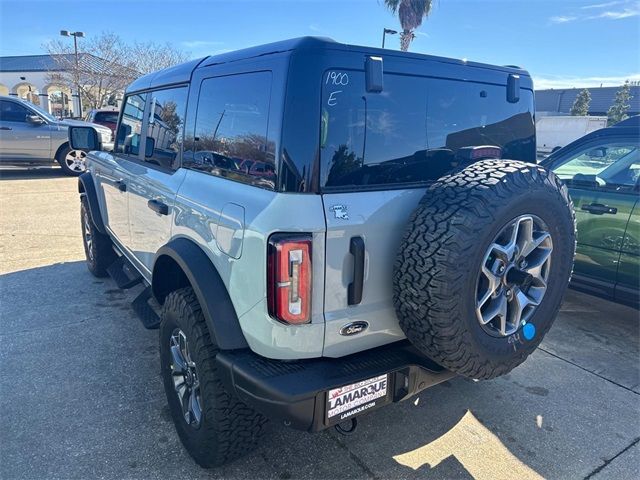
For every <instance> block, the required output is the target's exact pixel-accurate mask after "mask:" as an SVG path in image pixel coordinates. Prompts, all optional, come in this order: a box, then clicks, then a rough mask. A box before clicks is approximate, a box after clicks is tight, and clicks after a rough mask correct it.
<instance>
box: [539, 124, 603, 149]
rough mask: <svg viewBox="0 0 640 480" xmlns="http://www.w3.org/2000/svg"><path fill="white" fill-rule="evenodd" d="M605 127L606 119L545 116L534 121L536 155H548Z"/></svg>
mask: <svg viewBox="0 0 640 480" xmlns="http://www.w3.org/2000/svg"><path fill="white" fill-rule="evenodd" d="M606 126H607V117H589V116H576V117H570V116H546V117H538V118H537V120H536V137H537V144H538V154H539V155H540V154H541V155H548V154H550V153H552V152H555V151H556V150H558V149H560V148H562V147H564V146H565V145H568V144H570V143H571V142H573V141H574V140H577V139H578V138H580V137H583V136H585V135H586V134H587V133H591V132H593V131H594V130H599V129H601V128H605V127H606Z"/></svg>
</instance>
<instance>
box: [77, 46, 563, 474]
mask: <svg viewBox="0 0 640 480" xmlns="http://www.w3.org/2000/svg"><path fill="white" fill-rule="evenodd" d="M187 112H190V113H188V114H187ZM533 117H534V102H533V86H532V82H531V78H530V76H529V74H528V73H527V72H526V71H525V70H521V69H517V68H511V67H496V66H489V65H483V64H477V63H473V62H466V61H464V62H463V61H460V60H453V59H446V58H438V57H431V56H426V55H418V54H411V53H405V52H397V51H390V50H381V49H375V48H369V47H357V46H352V45H342V44H339V43H336V42H333V41H330V40H327V39H316V38H302V39H296V40H289V41H284V42H279V43H275V44H270V45H265V46H260V47H254V48H250V49H247V50H240V51H238V52H233V53H225V54H223V55H218V56H214V57H206V58H203V59H198V60H194V61H191V62H188V63H185V64H183V65H181V66H177V67H173V68H170V69H168V70H163V71H160V72H157V73H153V74H150V75H147V76H144V77H142V78H140V79H138V80H136V81H135V82H133V83H132V84H131V85H130V86H129V87H128V88H127V90H126V92H125V97H124V102H123V106H122V113H121V114H120V119H119V124H118V128H117V135H116V141H115V142H116V143H115V148H114V151H113V153H105V152H97V151H93V152H91V153H89V155H88V157H87V165H88V172H87V173H85V174H83V175H82V176H80V179H79V192H80V197H81V219H82V231H83V239H84V246H85V252H86V256H87V266H88V268H89V270H90V271H91V272H92V273H93V274H94V275H96V276H104V275H105V274H107V273H109V274H110V275H111V276H112V277H113V278H114V280H115V281H116V282H117V284H118V285H119V286H120V287H122V288H129V287H131V286H133V285H135V284H138V283H140V282H142V283H143V284H144V285H146V286H147V287H146V288H145V289H144V290H143V291H142V293H141V294H140V296H138V297H137V298H136V300H135V301H134V302H133V308H134V310H135V311H136V312H138V314H139V315H140V318H141V319H142V321H143V323H144V325H145V326H146V327H148V328H158V327H159V329H160V362H161V371H162V378H163V381H164V386H165V391H166V394H167V401H168V403H169V408H170V411H171V415H172V417H173V420H174V423H175V426H176V429H177V432H178V434H179V436H180V438H181V440H182V442H183V443H184V445H185V447H186V449H187V450H188V452H189V453H190V454H191V455H192V456H193V457H194V458H195V460H196V461H197V462H198V463H199V464H200V465H203V466H212V465H220V464H222V463H224V462H227V461H229V460H231V459H233V458H235V457H237V456H238V455H241V454H243V453H246V452H247V451H250V449H251V448H252V446H253V445H254V444H255V442H256V441H257V439H258V437H259V436H260V434H261V432H262V429H263V425H264V423H265V420H266V419H267V418H269V419H272V420H275V421H278V422H282V423H283V424H284V425H287V426H291V427H293V428H298V429H302V430H307V431H312V432H316V431H319V430H323V429H326V428H329V427H331V426H338V427H339V428H340V429H341V431H343V432H344V431H352V430H353V429H354V428H355V426H356V422H355V418H356V417H357V416H358V415H361V414H362V413H364V412H368V411H371V410H373V409H375V408H378V407H381V406H383V405H386V404H389V403H392V402H397V401H401V400H404V399H407V398H410V397H411V396H412V395H414V394H416V393H418V392H419V391H421V390H423V389H425V388H428V387H430V386H432V385H434V384H436V383H439V382H442V381H444V380H446V379H448V378H451V376H453V375H455V374H460V375H465V376H467V377H471V378H474V379H490V378H494V377H497V376H499V375H503V374H505V373H507V372H509V371H511V370H512V369H513V368H514V367H516V366H517V365H519V364H520V363H521V362H523V361H524V360H525V358H526V357H527V356H528V355H529V354H531V353H532V352H533V351H534V350H535V348H536V347H537V345H538V344H539V343H540V341H541V340H542V338H543V336H544V334H545V333H546V332H547V330H548V329H549V328H550V327H551V324H552V322H553V320H554V318H555V315H556V313H557V311H558V308H559V306H560V302H561V300H562V296H563V294H564V291H565V289H566V287H567V285H568V283H569V276H570V272H571V266H572V263H573V255H574V248H575V224H574V216H573V210H572V208H571V204H570V200H569V196H568V191H567V188H566V186H564V185H563V184H562V183H561V182H560V180H558V178H557V177H556V176H555V175H554V174H553V173H551V172H549V171H547V170H545V169H544V168H542V167H540V166H538V165H536V164H535V159H536V149H535V128H534V121H533ZM70 138H72V139H73V143H72V145H73V147H74V148H78V149H84V150H96V149H97V148H98V147H99V139H98V138H97V136H96V135H95V132H94V131H93V130H92V129H90V128H83V127H73V128H71V130H70ZM169 153H170V155H169ZM501 155H504V156H507V157H508V158H513V159H516V160H501V159H500V158H496V157H500V156H501ZM243 160H251V161H252V163H251V164H250V165H249V164H248V163H244V164H243ZM263 165H264V166H265V168H262V166H263ZM267 165H268V167H266V166H267ZM247 167H248V168H247ZM257 167H259V168H257ZM265 173H268V174H269V175H268V176H266V175H265ZM151 297H153V298H154V299H155V302H151V303H150V302H149V300H150V299H151ZM156 302H157V304H159V305H161V311H160V313H159V315H158V314H157V313H156V311H155V310H154V308H153V305H156ZM416 420H417V419H416Z"/></svg>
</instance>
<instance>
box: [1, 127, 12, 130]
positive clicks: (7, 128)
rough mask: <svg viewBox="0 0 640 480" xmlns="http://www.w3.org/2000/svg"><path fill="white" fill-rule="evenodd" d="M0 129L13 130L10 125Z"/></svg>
mask: <svg viewBox="0 0 640 480" xmlns="http://www.w3.org/2000/svg"><path fill="white" fill-rule="evenodd" d="M0 130H13V129H12V128H11V127H0Z"/></svg>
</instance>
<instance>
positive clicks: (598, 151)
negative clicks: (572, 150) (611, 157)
mask: <svg viewBox="0 0 640 480" xmlns="http://www.w3.org/2000/svg"><path fill="white" fill-rule="evenodd" d="M606 154H607V150H606V149H605V148H604V147H598V148H594V149H593V150H589V153H587V155H588V156H589V158H604V157H605V156H606Z"/></svg>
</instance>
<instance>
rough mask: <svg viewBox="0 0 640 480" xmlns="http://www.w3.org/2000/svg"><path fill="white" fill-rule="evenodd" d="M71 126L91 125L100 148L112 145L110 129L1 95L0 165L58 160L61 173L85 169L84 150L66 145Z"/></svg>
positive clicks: (46, 162)
mask: <svg viewBox="0 0 640 480" xmlns="http://www.w3.org/2000/svg"><path fill="white" fill-rule="evenodd" d="M71 125H78V126H90V127H91V128H94V129H95V130H96V132H98V134H99V136H100V139H101V142H102V147H103V148H104V149H107V150H108V149H110V148H112V147H113V142H112V139H111V137H112V134H111V130H109V129H108V128H105V127H103V126H101V125H96V124H92V123H88V122H82V121H78V120H58V119H56V118H55V117H54V116H53V115H51V114H49V113H48V112H45V111H44V110H42V109H41V108H39V107H38V106H36V105H34V104H32V103H30V102H27V101H26V100H22V99H20V98H18V97H12V96H0V165H12V166H20V167H21V166H27V165H50V164H53V163H54V162H58V163H59V164H60V166H61V167H62V170H63V171H64V173H66V174H68V175H80V174H81V173H82V172H84V171H85V169H86V167H85V157H86V152H84V151H82V150H74V149H72V148H71V147H70V146H69V135H68V128H69V126H71Z"/></svg>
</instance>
